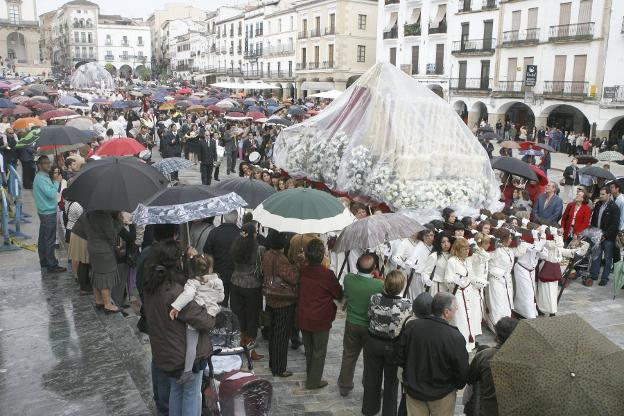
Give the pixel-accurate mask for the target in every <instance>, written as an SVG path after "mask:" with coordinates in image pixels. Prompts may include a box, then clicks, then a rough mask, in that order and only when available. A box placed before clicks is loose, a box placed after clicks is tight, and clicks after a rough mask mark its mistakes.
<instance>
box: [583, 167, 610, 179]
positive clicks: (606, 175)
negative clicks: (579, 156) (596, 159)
mask: <svg viewBox="0 0 624 416" xmlns="http://www.w3.org/2000/svg"><path fill="white" fill-rule="evenodd" d="M578 173H579V175H587V176H595V177H596V178H603V179H607V180H613V179H615V175H614V174H612V173H611V172H609V171H608V170H606V169H603V168H600V167H598V166H585V167H584V168H581V169H579V171H578Z"/></svg>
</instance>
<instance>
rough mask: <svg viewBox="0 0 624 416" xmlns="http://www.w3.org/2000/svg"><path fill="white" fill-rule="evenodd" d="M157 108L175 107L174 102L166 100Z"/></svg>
mask: <svg viewBox="0 0 624 416" xmlns="http://www.w3.org/2000/svg"><path fill="white" fill-rule="evenodd" d="M158 109H159V110H163V111H169V110H173V109H175V102H172V101H167V102H166V103H163V104H161V105H160V107H158Z"/></svg>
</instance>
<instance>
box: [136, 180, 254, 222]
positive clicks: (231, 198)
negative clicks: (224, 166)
mask: <svg viewBox="0 0 624 416" xmlns="http://www.w3.org/2000/svg"><path fill="white" fill-rule="evenodd" d="M245 205H247V203H246V202H245V200H244V199H242V198H241V197H240V196H239V195H237V194H235V193H233V192H229V193H224V192H221V191H219V190H216V189H211V188H210V187H208V186H205V185H189V186H175V187H171V188H165V189H163V190H161V191H159V192H157V193H156V194H154V195H153V196H151V197H149V198H147V199H146V200H145V201H144V202H142V203H140V204H139V205H138V207H137V209H136V210H135V211H134V213H133V214H132V216H133V220H134V223H135V224H137V225H145V224H182V223H184V222H189V221H194V220H199V219H202V218H208V217H214V216H215V215H223V214H227V213H228V212H232V211H235V210H237V209H238V208H242V207H244V206H245Z"/></svg>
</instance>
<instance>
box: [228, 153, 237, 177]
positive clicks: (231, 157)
mask: <svg viewBox="0 0 624 416" xmlns="http://www.w3.org/2000/svg"><path fill="white" fill-rule="evenodd" d="M237 154H238V150H234V151H231V152H227V151H226V152H225V157H226V158H227V160H226V162H227V171H228V173H230V172H234V171H235V169H236V155H237Z"/></svg>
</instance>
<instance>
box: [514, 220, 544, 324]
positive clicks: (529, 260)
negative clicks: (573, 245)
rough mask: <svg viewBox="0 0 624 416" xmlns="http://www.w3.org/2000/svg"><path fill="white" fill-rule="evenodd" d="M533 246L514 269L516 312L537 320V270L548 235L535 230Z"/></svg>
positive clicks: (520, 258) (519, 257) (521, 257)
mask: <svg viewBox="0 0 624 416" xmlns="http://www.w3.org/2000/svg"><path fill="white" fill-rule="evenodd" d="M532 233H533V244H531V245H530V246H529V247H528V249H527V251H526V252H525V253H524V254H522V255H521V256H518V260H517V261H516V264H515V265H514V268H513V272H514V273H513V279H514V283H515V285H514V288H515V291H514V292H515V293H514V311H515V312H516V313H517V314H518V315H520V316H521V317H523V318H526V319H533V318H537V307H536V305H535V298H536V296H535V270H536V267H537V263H538V262H539V257H540V252H541V251H542V248H543V247H544V243H545V242H546V235H545V234H542V235H540V232H539V231H538V230H533V231H532Z"/></svg>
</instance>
